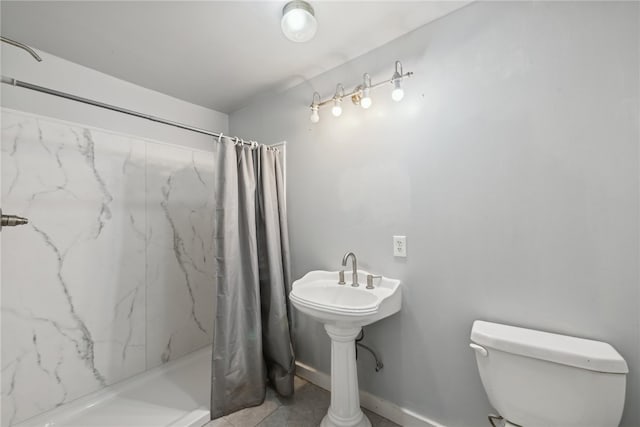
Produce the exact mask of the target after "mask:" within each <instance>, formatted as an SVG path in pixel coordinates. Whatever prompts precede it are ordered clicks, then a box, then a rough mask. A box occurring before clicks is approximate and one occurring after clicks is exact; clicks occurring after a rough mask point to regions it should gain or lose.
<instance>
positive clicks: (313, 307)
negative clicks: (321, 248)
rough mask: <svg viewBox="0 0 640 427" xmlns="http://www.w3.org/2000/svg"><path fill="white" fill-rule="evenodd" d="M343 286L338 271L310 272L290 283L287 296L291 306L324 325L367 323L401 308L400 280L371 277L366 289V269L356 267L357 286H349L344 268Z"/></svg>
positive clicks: (348, 276)
mask: <svg viewBox="0 0 640 427" xmlns="http://www.w3.org/2000/svg"><path fill="white" fill-rule="evenodd" d="M344 274H345V281H346V282H347V284H346V285H339V284H338V272H337V271H320V270H316V271H311V272H309V273H307V274H305V275H304V277H302V278H301V279H299V280H296V281H295V282H293V286H292V289H291V293H290V294H289V297H290V299H291V303H292V304H293V306H294V307H295V308H296V309H298V310H300V311H301V312H303V313H305V314H308V315H309V316H311V317H313V318H315V319H317V320H319V321H320V322H322V323H324V324H329V325H336V326H366V325H369V324H371V323H373V322H376V321H378V320H380V319H383V318H385V317H387V316H391V315H392V314H394V313H397V312H398V311H400V306H401V298H402V293H401V290H400V281H399V280H395V279H389V278H387V277H382V278H376V279H373V286H374V289H366V282H367V275H368V274H370V273H369V272H368V271H364V270H358V280H359V281H360V282H362V283H360V286H358V287H353V286H351V284H350V282H351V271H350V270H347V271H345V273H344Z"/></svg>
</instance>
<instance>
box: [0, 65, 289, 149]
mask: <svg viewBox="0 0 640 427" xmlns="http://www.w3.org/2000/svg"><path fill="white" fill-rule="evenodd" d="M2 83H4V84H7V85H11V86H15V87H21V88H24V89H30V90H33V91H36V92H41V93H46V94H48V95H53V96H57V97H60V98H65V99H69V100H71V101H76V102H81V103H83V104H88V105H92V106H94V107H98V108H104V109H105V110H111V111H115V112H118V113H123V114H128V115H130V116H134V117H138V118H141V119H145V120H150V121H152V122H156V123H162V124H164V125H169V126H174V127H177V128H180V129H184V130H189V131H192V132H196V133H201V134H204V135H209V136H213V137H215V138H218V141H219V140H220V139H221V138H227V139H228V140H230V141H233V142H234V143H235V144H236V145H247V146H251V147H253V148H255V147H257V146H258V145H265V147H267V149H269V150H275V151H278V149H277V148H276V147H271V146H269V145H266V144H258V143H257V142H256V141H245V140H244V139H242V138H238V137H235V136H227V135H223V134H222V132H220V133H217V132H211V131H209V130H206V129H201V128H197V127H195V126H189V125H186V124H184V123H179V122H174V121H172V120H166V119H163V118H160V117H156V116H152V115H149V114H143V113H139V112H137V111H133V110H129V109H126V108H121V107H117V106H115V105H111V104H106V103H104V102H100V101H95V100H93V99H89V98H84V97H82V96H77V95H73V94H70V93H66V92H61V91H59V90H55V89H50V88H48V87H44V86H38V85H36V84H33V83H29V82H25V81H22V80H16V79H14V78H11V77H6V76H2Z"/></svg>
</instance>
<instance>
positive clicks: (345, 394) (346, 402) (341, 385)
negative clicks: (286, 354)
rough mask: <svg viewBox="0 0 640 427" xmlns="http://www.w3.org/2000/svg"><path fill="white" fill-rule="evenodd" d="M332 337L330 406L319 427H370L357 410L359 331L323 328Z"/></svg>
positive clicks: (333, 327)
mask: <svg viewBox="0 0 640 427" xmlns="http://www.w3.org/2000/svg"><path fill="white" fill-rule="evenodd" d="M324 328H325V329H326V331H327V333H328V334H329V337H331V406H330V407H329V411H328V412H327V415H325V417H324V418H323V419H322V422H321V423H320V427H371V422H370V421H369V419H368V418H367V417H366V416H365V415H364V414H363V413H362V410H361V409H360V394H359V390H358V370H357V367H356V345H355V339H356V337H357V336H358V334H359V333H360V330H361V329H362V328H360V327H359V326H358V327H338V326H333V325H324Z"/></svg>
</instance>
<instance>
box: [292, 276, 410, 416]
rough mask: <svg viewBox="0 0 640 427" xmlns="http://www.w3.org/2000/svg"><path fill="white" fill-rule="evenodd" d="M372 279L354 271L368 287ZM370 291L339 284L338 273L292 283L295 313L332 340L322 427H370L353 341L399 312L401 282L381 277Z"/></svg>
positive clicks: (306, 277)
mask: <svg viewBox="0 0 640 427" xmlns="http://www.w3.org/2000/svg"><path fill="white" fill-rule="evenodd" d="M369 274H370V273H369V272H367V271H364V270H358V277H359V278H360V281H362V282H365V283H366V278H367V276H368V275H369ZM373 286H374V289H367V288H366V285H365V284H362V283H361V284H360V285H359V286H358V287H353V286H351V285H350V284H349V283H347V284H344V285H340V284H338V272H337V271H311V272H309V273H307V274H306V275H305V276H304V277H302V278H301V279H299V280H296V281H295V282H293V286H292V289H291V293H290V294H289V297H290V299H291V303H292V304H293V306H294V307H295V308H296V309H298V310H299V311H301V312H303V313H305V314H307V315H309V316H311V317H313V318H314V319H316V320H318V321H320V322H322V323H324V328H325V330H326V331H327V333H328V334H329V337H330V338H331V406H330V407H329V411H328V412H327V415H326V416H325V417H324V418H323V419H322V423H321V424H320V426H321V427H370V426H371V422H370V421H369V419H368V418H367V417H366V416H365V415H364V414H363V413H362V410H361V409H360V396H359V392H358V371H357V369H356V350H355V338H356V337H357V336H358V334H359V333H360V330H361V329H362V327H363V326H366V325H369V324H371V323H373V322H376V321H378V320H380V319H383V318H385V317H388V316H391V315H392V314H394V313H397V312H398V311H400V306H401V297H402V294H401V289H400V281H399V280H394V279H389V278H387V277H381V278H377V279H374V280H373Z"/></svg>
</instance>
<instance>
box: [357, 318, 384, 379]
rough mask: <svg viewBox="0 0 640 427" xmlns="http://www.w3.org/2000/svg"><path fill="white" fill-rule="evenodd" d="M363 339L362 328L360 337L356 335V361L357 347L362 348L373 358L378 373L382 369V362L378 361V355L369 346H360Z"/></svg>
mask: <svg viewBox="0 0 640 427" xmlns="http://www.w3.org/2000/svg"><path fill="white" fill-rule="evenodd" d="M363 339H364V328H362V329H361V330H360V335H358V337H357V338H356V360H357V359H358V347H360V348H363V349H365V350H367V351H368V352H369V353H371V355H372V356H373V360H375V361H376V372H380V370H381V369H382V368H384V365H383V364H382V362H381V361H380V358H379V357H378V354H377V353H376V352H375V351H374V350H373V349H372V348H371V347H369V346H367V345H365V344H362V343H361V342H360V341H362V340H363Z"/></svg>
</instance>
